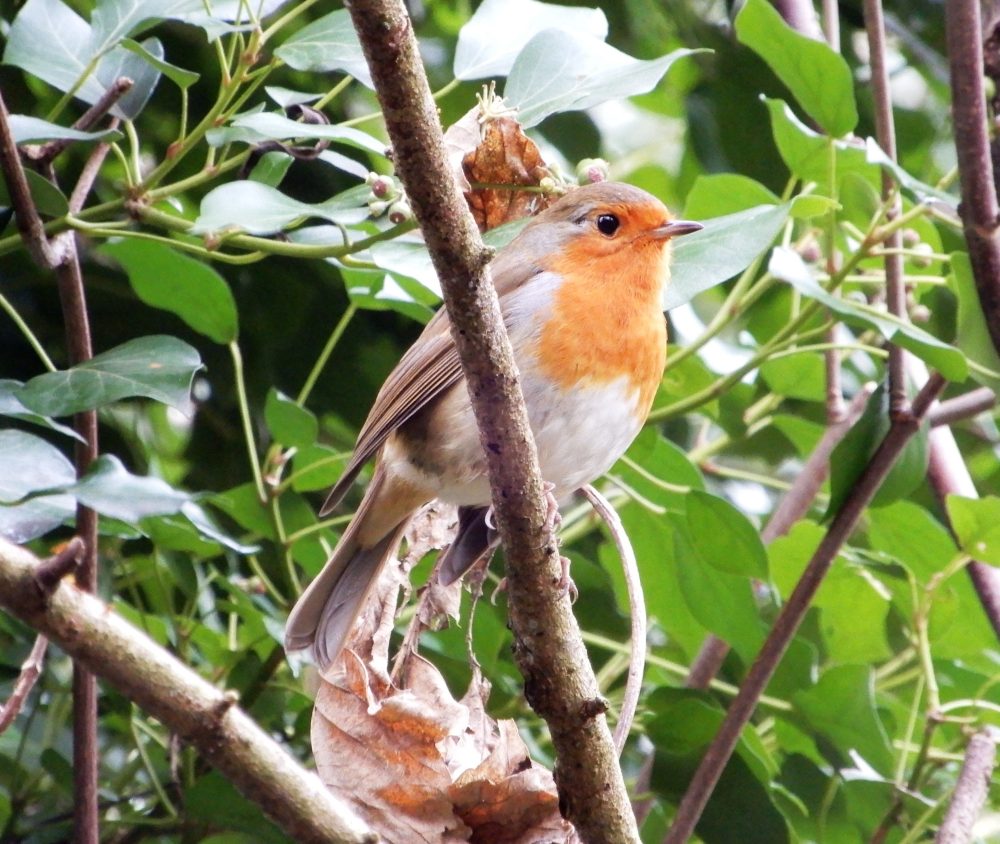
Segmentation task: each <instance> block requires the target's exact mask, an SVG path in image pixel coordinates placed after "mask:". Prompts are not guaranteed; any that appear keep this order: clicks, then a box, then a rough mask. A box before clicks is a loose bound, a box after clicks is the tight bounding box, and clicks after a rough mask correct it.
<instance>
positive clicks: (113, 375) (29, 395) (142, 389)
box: [15, 335, 202, 416]
mask: <svg viewBox="0 0 1000 844" xmlns="http://www.w3.org/2000/svg"><path fill="white" fill-rule="evenodd" d="M201 367H202V363H201V358H200V357H199V355H198V352H197V350H195V349H194V348H193V347H191V346H189V345H188V344H187V343H185V342H183V341H182V340H178V339H177V338H176V337H167V336H164V335H154V336H152V337H139V338H137V339H135V340H130V341H129V342H127V343H123V344H122V345H121V346H117V347H115V348H114V349H111V350H110V351H107V352H104V353H102V354H99V355H96V356H95V357H93V358H91V359H90V360H89V361H87V362H86V363H81V364H79V365H78V366H74V367H72V368H71V369H66V370H61V371H59V372H47V373H45V374H44V375H39V376H37V377H35V378H32V379H31V380H30V381H28V383H26V384H25V385H24V386H23V387H21V388H20V389H19V390H17V391H16V392H15V396H16V398H17V399H18V400H19V401H20V402H21V403H22V404H23V405H24V406H25V407H27V408H28V409H29V410H31V411H33V412H35V413H40V414H41V415H43V416H70V415H72V414H74V413H78V412H80V411H81V410H92V409H94V408H98V407H103V406H104V405H107V404H111V403H112V402H116V401H118V400H119V399H123V398H130V397H135V396H144V397H146V398H151V399H155V400H156V401H159V402H163V403H164V404H169V405H171V406H172V407H176V408H184V407H185V406H186V405H187V402H188V395H189V393H190V389H191V381H192V380H193V378H194V376H195V373H196V372H197V371H198V370H199V369H201Z"/></svg>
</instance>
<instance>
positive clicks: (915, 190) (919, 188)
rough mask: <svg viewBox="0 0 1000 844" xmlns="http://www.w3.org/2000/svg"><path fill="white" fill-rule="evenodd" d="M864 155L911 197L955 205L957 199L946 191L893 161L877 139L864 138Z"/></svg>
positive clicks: (920, 200) (919, 200)
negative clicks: (925, 181)
mask: <svg viewBox="0 0 1000 844" xmlns="http://www.w3.org/2000/svg"><path fill="white" fill-rule="evenodd" d="M865 156H866V157H867V159H868V161H870V162H871V163H872V164H877V165H878V166H879V167H882V168H883V169H885V170H888V171H889V172H890V173H891V174H892V176H893V178H895V180H896V181H897V182H899V186H900V187H901V188H902V189H903V190H905V191H908V192H909V193H911V194H912V195H913V197H914V198H915V199H916V200H917V201H918V202H923V201H924V200H926V199H936V200H938V201H939V202H944V203H946V204H947V205H950V206H951V207H953V208H954V207H956V205H957V200H956V199H955V197H954V196H952V195H951V194H950V193H948V192H947V191H943V190H941V189H940V188H935V187H932V186H931V185H928V184H925V183H924V182H921V181H920V180H919V179H917V178H916V177H915V176H912V175H911V174H910V173H909V172H908V171H907V170H904V169H903V168H902V167H901V166H900V164H899V162H898V161H894V160H893V159H891V158H889V156H888V155H886V154H885V150H883V149H882V147H880V146H879V145H878V141H876V140H875V139H874V138H866V139H865Z"/></svg>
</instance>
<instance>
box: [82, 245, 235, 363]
mask: <svg viewBox="0 0 1000 844" xmlns="http://www.w3.org/2000/svg"><path fill="white" fill-rule="evenodd" d="M98 251H99V252H100V253H102V254H105V255H109V256H110V257H112V258H114V259H115V260H116V261H117V262H118V263H119V264H121V266H122V268H123V269H124V270H125V272H126V273H127V274H128V280H129V283H130V284H131V285H132V289H133V290H135V293H136V295H137V296H138V297H139V298H140V299H141V300H142V301H143V302H145V303H146V304H147V305H150V306H151V307H154V308H160V309H161V310H165V311H170V312H171V313H173V314H176V315H177V316H179V317H180V318H181V319H182V320H184V322H186V323H187V324H188V325H189V326H190V327H191V328H193V329H194V330H195V331H197V332H199V333H200V334H204V335H205V336H206V337H209V338H211V339H212V340H214V341H215V342H216V343H231V342H233V341H234V340H235V339H236V337H237V335H238V333H239V322H238V317H237V313H236V301H235V300H234V299H233V294H232V291H231V290H230V289H229V285H228V284H226V282H225V280H224V279H223V278H222V276H221V275H219V273H218V272H216V270H215V269H213V268H212V267H210V266H209V265H208V264H203V263H202V262H201V261H197V260H195V259H194V258H191V257H189V256H187V255H182V254H181V253H180V252H178V251H176V250H174V249H171V248H170V247H169V246H165V245H164V244H162V243H155V242H152V241H148V240H138V239H135V238H125V239H123V240H119V241H117V242H112V243H107V244H105V245H104V246H102V247H101V248H100V249H99V250H98Z"/></svg>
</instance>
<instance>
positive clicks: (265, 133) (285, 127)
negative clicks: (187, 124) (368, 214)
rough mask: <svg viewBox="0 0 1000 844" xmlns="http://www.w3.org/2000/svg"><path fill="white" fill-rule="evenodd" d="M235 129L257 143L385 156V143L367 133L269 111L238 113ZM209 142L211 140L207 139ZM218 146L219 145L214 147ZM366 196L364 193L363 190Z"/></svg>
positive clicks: (234, 120) (233, 121)
mask: <svg viewBox="0 0 1000 844" xmlns="http://www.w3.org/2000/svg"><path fill="white" fill-rule="evenodd" d="M230 125H232V126H233V127H235V128H236V129H241V130H245V131H247V132H250V133H251V135H252V136H253V137H254V139H255V140H257V141H262V140H272V141H289V140H292V139H295V138H310V139H315V140H323V141H330V142H332V143H335V144H344V145H346V146H349V147H354V148H355V149H360V150H363V151H364V152H370V153H373V154H375V155H378V156H380V157H385V148H386V145H385V141H380V140H379V139H378V138H376V137H374V136H373V135H369V134H368V133H367V132H362V131H361V130H360V129H355V128H353V127H351V126H337V125H333V124H327V123H299V122H298V121H297V120H291V119H290V118H288V117H285V116H284V115H283V114H275V113H274V112H271V111H264V112H256V113H253V114H242V115H239V116H238V117H235V118H233V120H232V123H231V124H230ZM210 140H213V139H212V138H210ZM214 145H215V146H218V145H219V144H217V143H216V144H214ZM366 195H367V191H366Z"/></svg>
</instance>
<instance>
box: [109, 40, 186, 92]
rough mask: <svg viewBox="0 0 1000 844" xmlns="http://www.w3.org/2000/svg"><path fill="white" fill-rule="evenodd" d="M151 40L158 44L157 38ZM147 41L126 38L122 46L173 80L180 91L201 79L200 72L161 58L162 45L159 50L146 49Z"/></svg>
mask: <svg viewBox="0 0 1000 844" xmlns="http://www.w3.org/2000/svg"><path fill="white" fill-rule="evenodd" d="M150 40H151V41H155V42H156V44H157V45H159V44H160V42H159V40H157V39H155V38H153V39H150ZM148 43H149V42H143V43H141V44H140V43H139V42H138V41H134V40H132V39H131V38H126V39H125V40H124V41H122V47H124V48H125V49H126V50H128V51H129V52H130V53H135V54H136V55H137V56H139V57H140V58H141V59H142V60H143V61H144V62H146V63H147V64H148V65H150V66H151V67H153V68H155V69H156V70H158V71H159V72H160V73H162V74H163V75H164V76H166V77H167V78H168V79H169V80H170V81H171V82H173V83H174V84H175V85H176V86H177V87H178V88H180V89H181V90H182V91H184V90H186V89H188V88H190V87H191V86H192V85H194V83H195V82H197V81H198V80H199V79H201V74H199V73H195V72H194V71H193V70H187V69H186V68H183V67H178V66H177V65H175V64H171V63H170V62H168V61H165V60H164V58H163V49H162V46H161V47H160V49H159V50H149V49H147V44H148Z"/></svg>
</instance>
